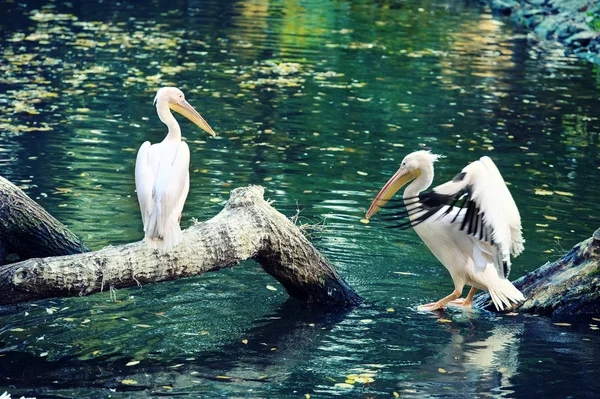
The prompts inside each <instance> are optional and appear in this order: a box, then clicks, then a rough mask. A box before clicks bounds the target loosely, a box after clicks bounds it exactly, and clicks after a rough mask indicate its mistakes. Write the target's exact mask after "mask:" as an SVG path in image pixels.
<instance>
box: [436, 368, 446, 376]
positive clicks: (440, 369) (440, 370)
mask: <svg viewBox="0 0 600 399" xmlns="http://www.w3.org/2000/svg"><path fill="white" fill-rule="evenodd" d="M438 371H439V372H440V373H442V374H444V373H446V370H444V369H443V368H441V367H440V368H439V369H438Z"/></svg>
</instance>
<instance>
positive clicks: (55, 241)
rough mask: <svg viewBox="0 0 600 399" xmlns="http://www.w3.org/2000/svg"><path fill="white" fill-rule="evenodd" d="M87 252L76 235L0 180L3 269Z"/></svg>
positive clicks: (10, 184) (7, 182) (11, 185)
mask: <svg viewBox="0 0 600 399" xmlns="http://www.w3.org/2000/svg"><path fill="white" fill-rule="evenodd" d="M88 251H89V249H88V247H86V246H85V244H84V243H83V242H82V241H81V240H80V239H79V238H78V237H77V236H76V235H75V234H73V233H71V231H69V229H67V228H66V227H65V226H64V225H63V224H62V223H60V222H59V221H58V220H56V219H55V218H54V217H52V215H50V214H49V213H48V212H46V211H45V210H44V208H42V207H41V206H39V205H38V204H37V203H35V202H34V201H33V200H32V199H31V198H29V197H28V196H27V194H25V193H24V192H23V191H22V190H21V189H19V188H18V187H17V186H15V185H14V184H12V183H11V182H9V181H8V180H6V179H5V178H3V177H2V176H0V265H2V264H4V263H8V261H9V260H11V259H15V260H18V259H21V260H22V259H29V258H34V257H45V256H54V255H69V254H76V253H81V252H88Z"/></svg>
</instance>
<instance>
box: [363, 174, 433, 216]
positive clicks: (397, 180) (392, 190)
mask: <svg viewBox="0 0 600 399" xmlns="http://www.w3.org/2000/svg"><path fill="white" fill-rule="evenodd" d="M420 175H421V171H420V170H419V169H416V170H414V171H412V172H409V171H408V170H406V169H404V168H400V169H398V171H397V172H396V174H394V176H392V178H391V179H390V180H389V181H388V182H387V183H385V186H383V188H382V189H381V191H380V192H379V194H377V197H375V200H374V201H373V203H372V204H371V207H370V208H369V210H368V211H367V215H366V218H367V219H369V218H370V217H371V216H373V215H374V214H376V213H377V211H378V210H379V209H381V207H382V206H384V205H385V203H386V202H388V200H389V199H390V198H392V196H393V195H394V194H396V192H397V191H398V190H400V189H401V188H402V186H404V185H405V184H406V183H408V182H409V181H411V180H412V179H416V178H417V177H419V176H420Z"/></svg>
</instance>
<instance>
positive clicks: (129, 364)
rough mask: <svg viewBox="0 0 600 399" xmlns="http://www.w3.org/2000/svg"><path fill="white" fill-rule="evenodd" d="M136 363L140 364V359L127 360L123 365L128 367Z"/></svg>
mask: <svg viewBox="0 0 600 399" xmlns="http://www.w3.org/2000/svg"><path fill="white" fill-rule="evenodd" d="M136 364H140V361H139V360H132V361H130V362H128V363H127V364H126V365H125V366H127V367H130V366H135V365H136Z"/></svg>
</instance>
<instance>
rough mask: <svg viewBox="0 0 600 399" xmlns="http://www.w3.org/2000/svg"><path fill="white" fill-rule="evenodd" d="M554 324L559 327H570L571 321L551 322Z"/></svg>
mask: <svg viewBox="0 0 600 399" xmlns="http://www.w3.org/2000/svg"><path fill="white" fill-rule="evenodd" d="M552 324H554V325H555V326H559V327H571V323H552Z"/></svg>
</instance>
